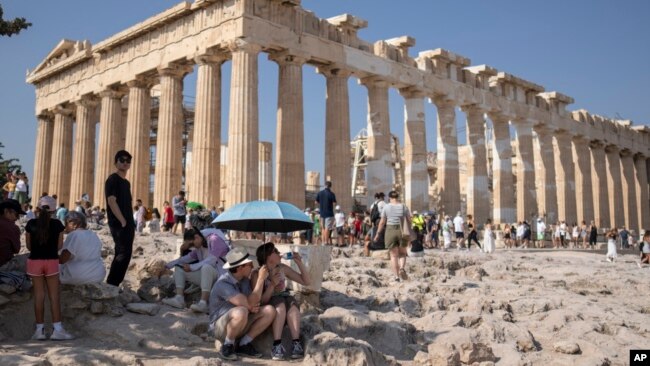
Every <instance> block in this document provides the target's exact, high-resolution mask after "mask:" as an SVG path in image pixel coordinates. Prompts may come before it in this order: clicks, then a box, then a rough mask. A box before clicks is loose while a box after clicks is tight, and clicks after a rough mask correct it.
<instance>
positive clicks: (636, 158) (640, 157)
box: [634, 152, 648, 160]
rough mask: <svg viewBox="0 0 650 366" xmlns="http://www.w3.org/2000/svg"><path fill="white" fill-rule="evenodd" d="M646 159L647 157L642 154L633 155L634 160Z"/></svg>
mask: <svg viewBox="0 0 650 366" xmlns="http://www.w3.org/2000/svg"><path fill="white" fill-rule="evenodd" d="M647 158H648V157H647V156H646V155H645V154H644V153H640V152H638V153H636V154H634V160H645V159H647Z"/></svg>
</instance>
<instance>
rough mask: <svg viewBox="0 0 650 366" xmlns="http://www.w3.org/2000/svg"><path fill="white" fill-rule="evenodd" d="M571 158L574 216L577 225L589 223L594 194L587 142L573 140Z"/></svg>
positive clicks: (580, 138) (592, 217) (592, 210)
mask: <svg viewBox="0 0 650 366" xmlns="http://www.w3.org/2000/svg"><path fill="white" fill-rule="evenodd" d="M573 158H574V161H575V167H576V170H575V182H576V216H577V217H578V223H580V221H582V220H584V221H585V222H586V223H589V222H590V221H591V220H593V219H594V217H595V214H594V194H593V184H592V180H591V154H590V152H589V141H588V140H586V139H585V138H583V137H580V136H576V137H574V138H573Z"/></svg>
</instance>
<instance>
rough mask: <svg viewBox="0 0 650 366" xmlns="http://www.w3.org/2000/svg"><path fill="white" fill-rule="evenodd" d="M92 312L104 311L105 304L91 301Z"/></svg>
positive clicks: (99, 312) (100, 312)
mask: <svg viewBox="0 0 650 366" xmlns="http://www.w3.org/2000/svg"><path fill="white" fill-rule="evenodd" d="M90 312H91V313H93V314H102V313H103V312H104V304H102V303H101V302H99V301H93V302H91V303H90Z"/></svg>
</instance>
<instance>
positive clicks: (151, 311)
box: [126, 303, 160, 315]
mask: <svg viewBox="0 0 650 366" xmlns="http://www.w3.org/2000/svg"><path fill="white" fill-rule="evenodd" d="M126 310H128V311H130V312H133V313H138V314H146V315H156V314H158V311H160V305H158V304H150V303H130V304H127V305H126Z"/></svg>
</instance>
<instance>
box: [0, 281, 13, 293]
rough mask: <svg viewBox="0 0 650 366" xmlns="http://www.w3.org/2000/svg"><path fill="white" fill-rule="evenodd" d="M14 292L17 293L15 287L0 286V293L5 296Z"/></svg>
mask: <svg viewBox="0 0 650 366" xmlns="http://www.w3.org/2000/svg"><path fill="white" fill-rule="evenodd" d="M14 292H16V288H15V287H13V286H9V285H7V284H4V283H3V284H0V293H3V294H5V295H11V294H13V293H14Z"/></svg>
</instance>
